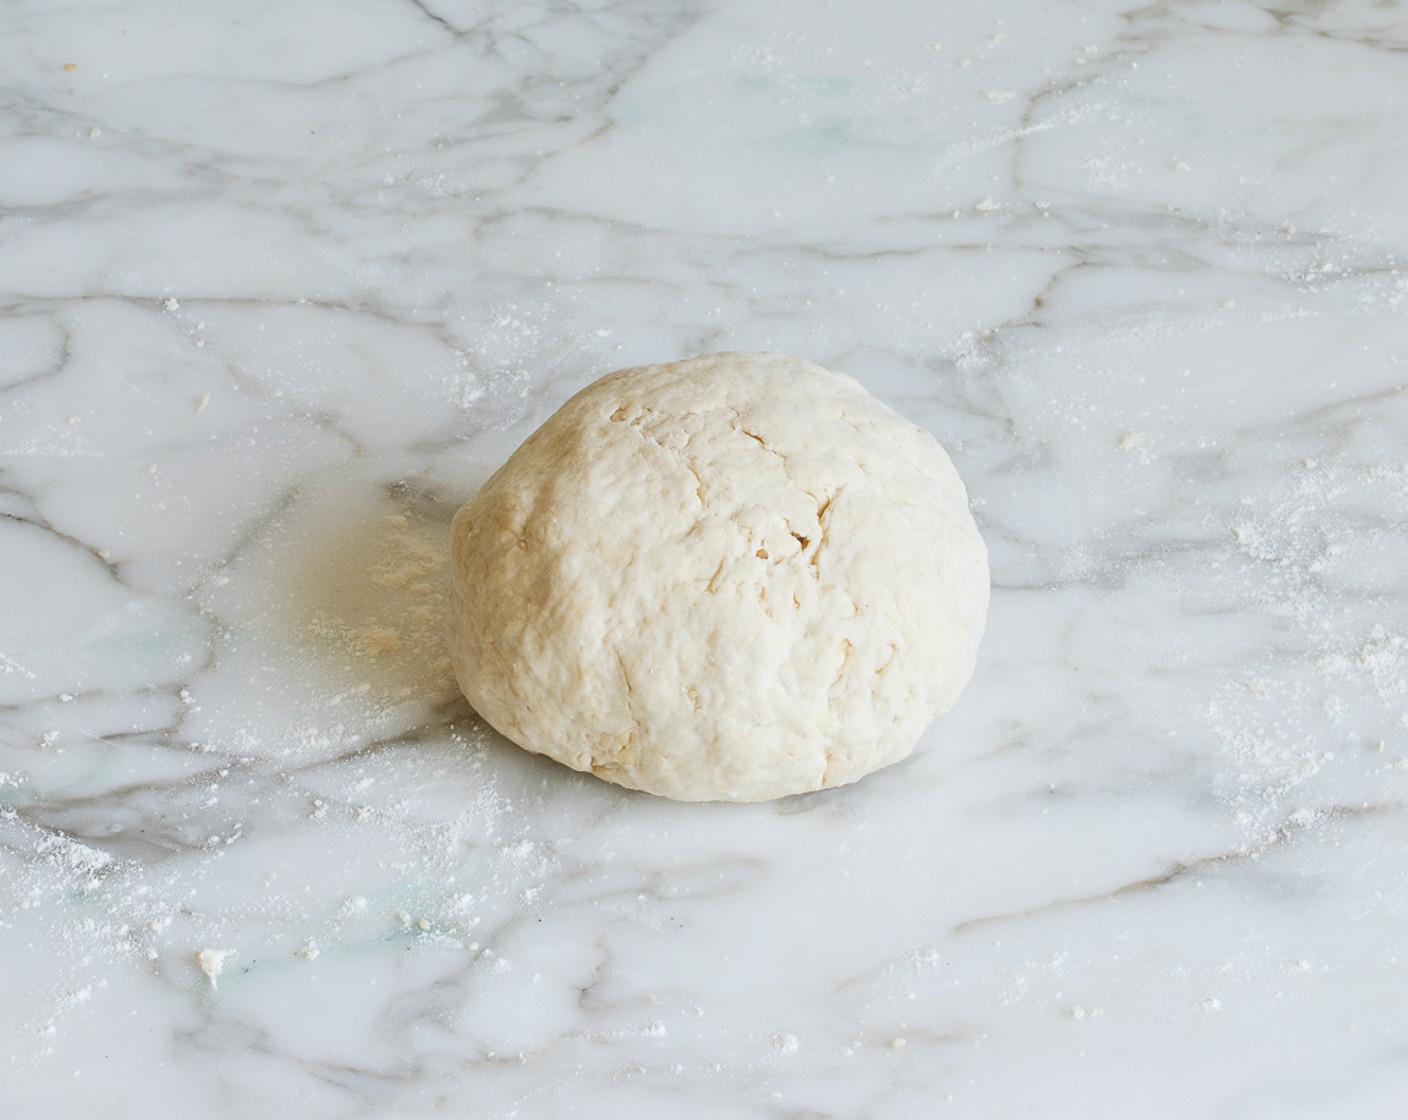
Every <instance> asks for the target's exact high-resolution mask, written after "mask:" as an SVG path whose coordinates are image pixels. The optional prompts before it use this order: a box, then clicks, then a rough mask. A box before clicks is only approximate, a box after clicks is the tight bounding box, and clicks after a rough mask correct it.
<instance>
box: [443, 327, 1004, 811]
mask: <svg viewBox="0 0 1408 1120" xmlns="http://www.w3.org/2000/svg"><path fill="white" fill-rule="evenodd" d="M987 604H988V568H987V552H986V549H985V548H984V546H983V542H982V539H981V538H980V537H979V535H978V530H977V527H976V526H975V525H974V523H973V518H972V516H971V515H970V513H969V511H968V501H967V495H966V493H965V491H964V488H963V483H962V482H961V481H960V480H959V478H958V474H957V472H956V471H955V470H954V468H953V465H952V463H950V462H949V458H948V456H947V455H946V454H945V453H944V451H943V449H942V448H941V447H940V446H939V445H938V443H937V442H936V441H935V440H934V438H933V437H932V436H930V435H929V434H928V433H927V432H926V431H924V430H923V429H922V428H919V427H917V426H916V425H914V424H911V423H909V422H908V421H906V420H904V419H902V418H901V417H899V416H898V415H896V414H895V413H894V412H893V411H891V410H890V409H889V408H887V407H886V406H885V405H883V404H881V403H880V402H879V401H878V400H876V399H875V398H874V397H872V396H870V394H869V393H867V392H866V391H865V390H864V389H863V388H862V387H861V386H860V385H859V384H857V383H856V382H855V381H853V380H851V379H850V378H849V377H845V376H843V375H841V374H837V373H832V372H830V371H828V370H824V369H822V368H821V367H819V366H815V365H812V364H811V363H809V362H805V361H802V360H801V359H798V358H791V357H785V356H782V355H777V354H749V353H729V354H711V355H705V356H703V357H698V358H692V359H689V360H687V361H683V362H675V363H672V364H669V365H659V366H642V367H637V368H634V369H626V370H620V371H618V372H616V373H612V374H608V375H607V376H606V377H603V378H602V379H601V380H599V381H597V382H595V383H594V384H592V385H589V386H588V387H587V388H585V389H583V390H582V391H581V392H580V393H578V394H577V395H576V396H575V397H573V398H572V399H571V400H569V401H568V402H567V403H566V404H564V405H563V406H562V408H561V409H560V410H559V411H558V412H557V413H556V414H554V415H553V416H552V417H551V418H550V419H549V420H548V421H547V422H546V423H545V424H543V426H542V427H541V428H539V429H538V430H537V431H536V432H535V433H534V434H533V435H532V436H530V437H529V438H528V439H527V440H526V441H525V442H524V443H523V445H522V446H521V447H520V448H519V449H518V450H517V451H515V452H514V453H513V455H512V456H511V457H510V458H509V459H508V461H507V462H506V463H505V464H504V465H503V466H502V467H501V468H500V469H499V471H498V472H497V473H496V474H494V476H493V477H492V478H490V479H489V481H488V482H487V483H486V484H485V485H484V487H483V489H481V490H480V492H479V493H478V494H477V495H476V496H475V497H474V499H473V500H471V501H470V502H469V503H468V504H467V505H465V506H464V508H463V509H461V510H460V511H459V513H458V514H457V515H456V517H455V521H454V527H453V582H452V588H451V617H450V627H449V634H450V653H451V660H452V662H453V664H454V668H455V674H456V676H457V678H458V680H459V683H460V687H461V688H462V689H463V690H464V693H465V695H466V696H467V697H468V698H469V701H470V703H472V704H473V705H474V707H475V709H476V710H477V711H478V712H479V714H480V715H481V716H482V717H483V718H484V719H485V720H486V721H488V723H490V724H491V725H492V726H493V727H494V728H495V729H497V730H498V731H500V732H501V733H502V734H504V735H505V736H507V737H508V738H509V739H511V740H513V741H514V742H515V743H517V744H518V745H519V746H521V747H524V748H526V749H528V750H530V751H535V752H538V753H540V754H545V755H549V756H550V757H552V758H555V759H557V760H558V761H559V762H563V763H566V764H567V765H568V766H571V767H572V768H574V769H576V770H584V771H591V772H592V773H594V774H596V775H598V776H599V777H602V778H605V779H606V780H608V781H612V782H617V783H619V784H620V785H623V786H629V787H631V788H633V789H640V790H645V791H647V792H649V793H654V794H659V795H661V796H664V797H671V798H676V799H679V800H687V801H717V800H724V801H762V800H767V799H769V798H774V797H782V796H785V795H787V794H793V793H802V792H806V791H808V790H815V789H821V788H823V787H828V786H837V785H842V784H844V783H846V782H852V781H855V780H856V779H857V778H860V777H863V776H864V775H866V774H868V773H870V772H871V771H873V770H877V769H879V768H880V767H882V766H886V765H888V764H890V763H892V762H897V761H899V760H900V759H902V758H904V757H905V756H906V755H908V754H909V753H910V751H911V750H912V749H913V746H914V743H915V741H916V740H917V739H918V737H919V734H920V732H922V731H923V730H924V728H925V727H926V726H927V725H928V723H929V722H930V721H931V720H933V719H934V718H935V717H936V716H938V715H940V714H941V713H943V712H945V711H947V710H948V708H949V707H950V706H951V705H952V704H953V702H954V701H955V700H956V699H957V697H958V694H959V692H960V691H961V690H962V688H963V686H964V685H965V684H966V683H967V681H968V678H969V677H970V675H971V674H972V671H973V664H974V659H975V656H976V651H977V646H978V640H979V638H980V637H981V635H982V630H983V624H984V619H985V617H986V614H987Z"/></svg>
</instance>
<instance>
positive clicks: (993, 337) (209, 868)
mask: <svg viewBox="0 0 1408 1120" xmlns="http://www.w3.org/2000/svg"><path fill="white" fill-rule="evenodd" d="M0 22H3V25H4V34H3V35H0V75H3V78H0V92H2V96H3V100H0V1114H3V1115H5V1116H29V1115H43V1116H54V1117H80V1116H85V1115H89V1114H97V1115H102V1116H104V1117H114V1118H122V1117H147V1116H151V1115H171V1116H210V1117H216V1116H218V1117H222V1118H223V1117H230V1118H244V1117H250V1118H261V1120H262V1118H267V1117H282V1116H299V1117H305V1118H323V1117H328V1118H333V1117H337V1118H342V1117H349V1118H350V1117H368V1118H379V1117H407V1118H414V1117H430V1116H455V1117H474V1118H508V1117H519V1118H558V1117H592V1118H595V1117H600V1118H621V1117H656V1116H670V1117H675V1118H686V1120H688V1118H695V1117H698V1118H705V1117H710V1118H712V1117H724V1116H726V1117H741V1118H752V1117H756V1118H781V1117H809V1118H813V1120H831V1118H836V1120H841V1118H860V1117H864V1118H869V1120H891V1118H903V1117H930V1116H943V1115H953V1116H965V1117H966V1116H973V1117H1015V1116H1056V1117H1065V1116H1080V1117H1092V1116H1095V1117H1101V1116H1110V1117H1115V1116H1120V1117H1123V1116H1139V1117H1144V1118H1149V1117H1155V1118H1157V1117H1169V1118H1180V1120H1185V1118H1189V1117H1213V1116H1218V1117H1236V1118H1238V1120H1248V1118H1267V1120H1270V1118H1275V1120H1283V1118H1293V1117H1317V1118H1320V1117H1355V1118H1366V1117H1367V1118H1373V1117H1399V1116H1402V1115H1404V1114H1405V1111H1408V941H1405V931H1408V811H1406V810H1405V805H1406V804H1408V594H1406V593H1408V518H1405V510H1408V388H1406V387H1408V357H1406V356H1408V265H1406V263H1405V262H1406V261H1408V206H1405V204H1404V183H1405V182H1408V132H1405V126H1404V121H1405V120H1408V54H1405V52H1408V17H1406V16H1405V14H1404V9H1403V8H1402V7H1401V6H1399V5H1395V4H1373V3H1348V2H1347V3H1341V4H1313V3H1309V2H1302V0H1288V2H1287V3H1284V4H1281V5H1278V6H1262V5H1257V4H1253V3H1247V2H1238V0H1229V2H1226V3H1217V2H1213V0H1190V2H1170V3H1155V4H1146V3H1140V4H1134V3H1120V2H1118V0H1084V2H1078V0H1052V2H1051V3H1048V4H1043V5H1034V4H1023V3H1018V2H1016V0H997V2H995V3H988V4H934V3H922V2H919V0H908V2H906V0H893V2H886V3H878V4H876V3H870V4H865V3H860V2H859V0H832V2H803V0H771V2H768V3H748V2H746V0H722V2H720V0H708V2H689V3H676V2H673V0H623V2H620V3H598V2H591V3H586V2H576V0H571V2H564V3H555V4H546V3H539V2H536V0H526V2H519V3H507V2H504V0H410V2H403V0H372V2H369V3H365V4H358V5H351V4H335V3H331V2H329V0H308V2H306V3H301V4H261V3H251V2H244V0H236V2H233V3H227V4H210V5H191V4H177V3H171V2H169V0H127V2H125V3H103V2H99V0H79V2H78V3H74V4H68V5H51V4H43V3H40V2H38V0H27V2H24V0H14V2H11V3H7V4H4V5H3V6H0ZM720 349H768V350H780V351H787V352H792V353H797V354H801V355H802V356H805V357H807V358H810V359H812V360H814V361H817V362H819V363H821V364H823V365H826V366H829V367H832V368H836V369H840V370H843V371H845V372H847V373H850V374H851V375H853V376H855V377H856V378H858V379H860V380H861V381H862V382H864V383H865V384H866V385H867V386H868V387H869V388H870V389H871V390H872V391H873V392H875V393H876V394H877V395H879V396H880V397H881V398H882V399H884V400H886V401H887V402H888V403H890V404H891V405H893V406H894V407H896V408H897V409H899V410H900V411H902V412H903V413H905V414H906V415H908V416H909V417H911V418H912V419H914V420H916V421H917V422H919V423H922V424H923V425H925V426H926V427H927V428H928V429H929V430H930V431H932V432H933V433H934V434H935V435H936V436H937V437H938V438H939V439H940V440H941V441H942V442H943V443H944V444H945V445H946V446H947V447H948V448H949V450H950V451H951V453H952V455H953V457H954V460H955V462H956V463H957V465H958V467H959V470H960V472H961V473H962V475H963V476H964V478H965V479H966V481H967V483H968V485H969V488H970V493H971V495H972V500H973V507H974V512H975V514H976V516H977V518H978V520H979V523H980V526H981V528H982V530H983V533H984V535H985V537H986V539H987V542H988V544H989V547H990V550H991V558H992V568H993V582H994V594H993V603H992V612H991V618H990V622H989V628H988V633H987V636H986V638H985V641H984V644H983V647H982V651H981V656H980V662H979V667H978V672H977V675H976V677H975V678H974V680H973V683H972V685H971V687H970V688H969V690H968V692H967V693H966V694H965V696H964V697H963V699H962V700H961V701H960V703H959V705H958V707H957V708H956V709H955V710H954V711H953V712H952V713H951V714H950V715H949V716H947V717H946V718H944V719H943V720H941V721H940V722H938V723H937V724H935V725H934V726H933V727H932V728H930V730H929V731H928V732H927V733H926V735H925V737H924V738H923V740H922V741H921V744H920V748H919V750H918V751H917V752H916V754H915V755H914V756H913V757H912V758H911V759H910V760H908V761H907V762H905V763H903V764H901V765H898V766H895V767H893V768H891V769H889V770H887V771H884V772H882V773H880V774H877V775H875V776H873V777H871V778H869V779H867V780H865V781H864V782H862V783H861V784H859V785H857V786H854V787H851V788H846V789H842V790H837V791H831V792H827V793H823V794H818V795H812V796H806V797H801V798H794V799H791V800H786V801H782V802H777V803H773V804H764V805H750V806H730V805H687V804H674V803H669V802H664V801H660V800H656V799H652V798H650V797H647V796H644V795H638V794H632V793H628V792H625V791H622V790H620V789H617V788H615V787H612V786H609V785H606V784H604V783H602V782H599V781H597V780H595V779H593V778H591V777H587V776H583V775H579V774H576V773H573V772H571V771H568V770H566V769H564V768H562V767H560V766H557V765H555V764H553V763H550V762H547V761H545V760H542V759H540V758H536V757H532V756H529V755H526V754H524V753H523V752H521V751H519V750H517V749H516V748H513V747H512V746H510V745H508V744H507V743H506V742H505V741H504V740H502V739H500V738H498V737H497V736H495V735H494V734H493V733H491V732H490V731H488V730H487V729H486V728H485V727H484V725H482V724H481V723H480V722H478V721H477V719H476V718H475V716H474V715H473V714H472V713H471V712H470V710H469V709H468V706H467V705H466V704H465V703H464V702H463V701H462V700H461V699H459V697H458V695H457V692H456V690H455V688H454V685H453V683H452V681H451V680H450V678H449V676H448V673H447V668H446V662H445V654H444V650H443V643H442V637H441V635H442V625H443V618H442V614H443V605H444V585H445V582H446V550H447V526H448V520H449V518H450V516H451V514H452V513H453V511H454V509H455V508H456V507H457V506H458V505H459V504H460V503H461V502H462V501H464V500H465V499H466V498H467V497H469V496H470V495H471V494H472V493H473V492H474V491H475V489H476V487H477V486H478V485H479V484H480V483H481V482H482V481H483V480H484V479H485V478H486V477H487V476H488V474H489V473H490V472H491V471H492V470H493V469H494V468H495V466H496V465H497V464H498V463H499V462H501V461H502V459H503V458H504V457H505V456H506V455H507V454H508V453H509V451H511V450H512V448H513V447H514V446H516V445H517V443H518V442H519V441H520V440H521V439H523V438H524V437H525V436H526V435H527V434H528V433H529V432H530V431H531V430H532V429H533V428H534V427H535V426H536V425H537V424H538V423H540V422H541V421H542V420H543V419H544V418H545V417H546V416H547V415H548V414H549V413H550V412H551V411H552V410H553V409H554V408H555V407H556V406H557V405H558V404H559V403H560V402H561V401H563V400H564V399H565V398H566V397H567V396H568V395H570V394H571V393H572V392H573V391H575V390H576V389H577V388H579V387H581V386H582V385H584V384H586V383H587V382H588V381H589V380H591V379H593V378H594V377H596V376H598V375H600V374H602V373H604V372H606V371H607V370H610V369H613V368H617V367H620V366H623V365H629V364H633V363H638V362H654V361H667V360H672V359H675V358H679V357H683V356H686V355H689V354H694V353H699V352H703V351H710V350H720Z"/></svg>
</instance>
